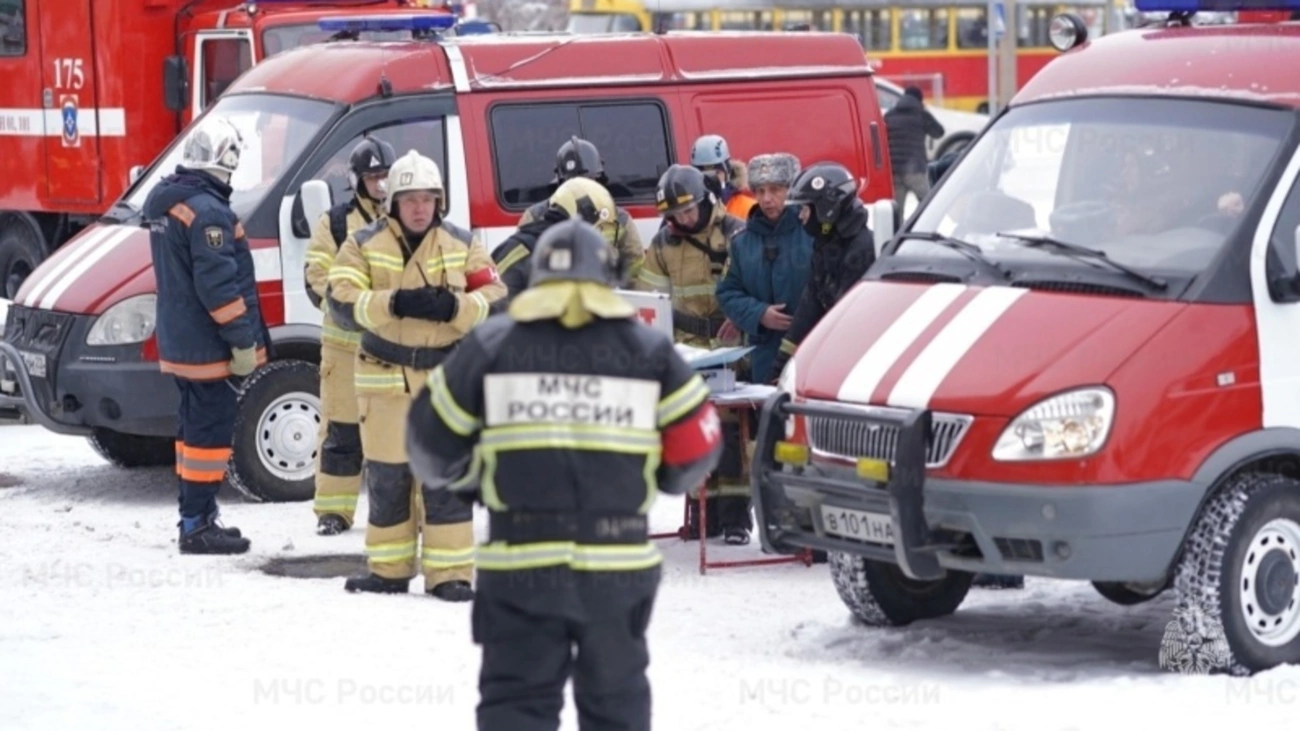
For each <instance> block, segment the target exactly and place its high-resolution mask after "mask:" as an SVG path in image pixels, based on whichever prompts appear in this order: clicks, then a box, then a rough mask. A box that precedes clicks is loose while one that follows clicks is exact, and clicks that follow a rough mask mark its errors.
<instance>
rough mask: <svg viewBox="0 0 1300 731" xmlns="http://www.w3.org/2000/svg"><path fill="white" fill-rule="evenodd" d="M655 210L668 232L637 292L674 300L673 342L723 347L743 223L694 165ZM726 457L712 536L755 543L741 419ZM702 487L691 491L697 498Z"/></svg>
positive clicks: (713, 496)
mask: <svg viewBox="0 0 1300 731" xmlns="http://www.w3.org/2000/svg"><path fill="white" fill-rule="evenodd" d="M655 201H656V204H655V205H656V207H657V208H658V209H659V213H660V215H662V216H663V217H664V226H663V227H662V228H660V229H659V231H658V232H657V233H656V234H655V237H654V238H653V239H652V240H651V241H650V249H649V250H648V251H647V252H646V260H645V265H644V266H643V267H642V268H641V271H640V273H639V274H637V278H636V282H635V286H636V288H637V289H641V290H650V291H656V292H663V293H664V294H667V295H669V296H670V297H672V305H673V331H674V338H675V339H676V341H677V342H679V343H684V344H686V345H693V346H697V347H703V348H714V347H717V346H718V345H719V339H720V337H719V331H721V330H722V329H723V326H724V325H725V324H726V322H727V318H726V317H725V316H724V315H723V314H722V308H721V306H719V305H718V298H717V296H716V295H715V291H716V289H717V286H718V280H719V279H720V278H721V277H722V273H723V269H724V267H725V266H726V264H727V251H728V248H729V247H730V245H731V241H732V239H733V238H735V236H736V234H738V233H740V232H741V231H742V230H744V228H745V223H744V221H741V220H740V219H739V218H736V217H735V216H733V215H731V214H729V213H727V209H726V208H725V207H724V206H723V205H722V204H721V202H720V201H719V200H718V198H717V196H716V195H715V194H714V193H713V191H712V190H711V189H710V186H709V184H708V182H707V180H706V178H705V174H704V173H703V172H702V171H701V170H699V169H698V168H694V167H691V166H689V165H673V166H672V167H670V168H668V170H667V171H666V172H664V174H663V176H662V177H661V178H660V179H659V190H658V191H657V192H656V194H655ZM722 424H723V435H724V439H723V444H724V447H723V452H722V460H721V463H720V465H719V469H718V472H717V473H716V474H714V475H711V476H710V478H709V480H708V484H707V485H706V486H705V487H706V491H705V495H706V498H707V501H708V516H709V518H708V525H706V526H705V530H704V533H705V535H706V536H707V537H710V538H712V537H714V536H717V535H719V534H722V535H724V536H725V539H726V541H727V542H728V543H732V544H737V545H743V544H745V543H748V542H749V529H750V528H751V527H752V521H751V519H750V513H749V495H750V487H749V481H748V480H747V479H746V478H745V474H744V469H743V464H742V461H743V460H742V450H741V448H740V422H739V420H738V419H737V418H736V416H735V415H734V413H728V414H727V415H725V416H724V417H723V419H722ZM698 489H699V486H694V487H692V488H691V492H692V495H691V497H692V498H694V497H696V495H695V494H694V493H695V492H696V491H697V490H698ZM696 506H697V502H696V501H695V500H694V499H692V500H691V501H690V502H689V503H687V510H688V513H687V516H688V517H687V529H688V530H689V531H690V536H691V537H693V538H698V537H699V534H700V527H699V514H698V511H697V508H696Z"/></svg>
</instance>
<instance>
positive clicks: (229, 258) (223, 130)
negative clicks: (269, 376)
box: [142, 116, 270, 554]
mask: <svg viewBox="0 0 1300 731" xmlns="http://www.w3.org/2000/svg"><path fill="white" fill-rule="evenodd" d="M242 147H243V141H242V140H241V139H240V135H239V130H237V129H235V126H234V125H232V124H231V123H230V122H229V121H227V120H225V119H222V118H220V117H213V116H209V117H208V118H207V119H205V120H204V121H203V122H202V123H201V124H200V125H199V126H198V127H195V128H194V129H192V130H191V131H190V132H189V133H188V137H187V138H186V139H185V141H184V142H183V143H182V147H181V164H180V165H178V166H177V167H176V172H175V173H174V174H172V175H168V176H167V177H165V178H163V179H162V180H161V181H159V182H158V184H157V185H156V186H154V188H153V190H151V191H150V192H149V197H148V198H147V199H146V200H145V202H144V206H143V207H142V214H143V216H144V218H145V220H146V221H147V222H148V223H149V230H150V235H149V246H150V253H151V255H152V257H153V268H154V277H155V279H156V281H157V286H158V298H159V301H160V302H164V303H166V306H165V307H159V308H158V314H157V322H156V324H155V334H156V335H157V340H158V356H159V365H160V367H161V369H162V372H163V373H170V374H172V375H173V376H174V377H175V379H176V385H177V387H178V388H179V389H180V408H179V411H178V413H177V424H178V429H177V435H176V473H177V477H178V478H179V482H180V517H181V520H180V523H179V524H178V525H179V527H180V536H179V539H178V541H177V542H178V545H179V548H180V552H181V553H221V554H230V553H243V552H245V551H247V550H248V549H249V545H250V543H249V540H248V539H247V538H245V537H244V536H243V535H241V533H240V531H239V529H237V528H224V527H222V526H221V525H220V524H218V523H217V512H218V511H217V492H218V490H220V488H221V482H222V480H223V478H224V477H225V472H226V464H227V463H228V462H229V460H230V451H231V448H230V445H231V442H232V440H233V437H234V431H235V416H236V413H237V410H238V402H237V398H238V396H237V393H236V389H235V388H234V387H232V383H231V380H230V379H232V378H234V379H239V378H242V377H244V376H247V375H248V374H250V373H252V372H253V370H254V369H256V368H257V367H258V366H259V365H261V364H263V363H265V362H266V346H267V344H268V343H269V342H270V338H269V337H268V334H267V331H266V326H265V324H264V323H263V322H262V315H261V309H260V307H259V302H258V297H257V282H256V281H255V277H254V272H253V257H252V254H251V253H250V252H249V249H248V239H247V238H245V236H244V226H243V224H242V223H241V222H240V221H239V218H238V216H236V215H235V212H234V211H233V210H232V209H231V207H230V193H231V188H230V177H231V175H232V174H233V173H234V172H235V170H236V168H238V167H239V153H240V150H241V148H242Z"/></svg>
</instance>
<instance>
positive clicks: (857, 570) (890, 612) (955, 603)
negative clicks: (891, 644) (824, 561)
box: [828, 552, 975, 627]
mask: <svg viewBox="0 0 1300 731" xmlns="http://www.w3.org/2000/svg"><path fill="white" fill-rule="evenodd" d="M828 563H829V564H830V569H831V579H832V580H833V581H834V582H835V590H836V591H837V592H838V593H839V595H840V600H841V601H843V602H844V606H846V607H848V608H849V611H850V612H852V613H853V616H854V617H856V618H857V619H858V620H860V621H861V622H862V623H863V624H866V625H870V626H873V627H886V626H894V627H900V626H903V625H907V624H911V623H912V622H915V621H916V620H918V619H935V618H937V617H946V616H948V615H949V614H952V613H953V612H955V611H957V607H959V606H961V603H962V601H963V600H964V599H965V598H966V594H967V592H969V591H970V585H971V581H972V580H973V579H974V578H975V575H974V574H972V573H968V572H965V571H949V572H948V573H947V574H946V575H945V576H944V577H943V578H942V579H935V580H933V581H917V580H915V579H911V578H908V576H907V575H906V574H904V573H903V570H902V569H900V568H899V567H898V566H896V565H894V564H891V563H884V562H881V561H871V560H868V559H865V558H863V557H861V556H855V555H853V554H850V553H840V552H831V553H830V559H829V561H828Z"/></svg>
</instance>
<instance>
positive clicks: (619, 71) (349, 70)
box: [0, 25, 892, 500]
mask: <svg viewBox="0 0 1300 731" xmlns="http://www.w3.org/2000/svg"><path fill="white" fill-rule="evenodd" d="M367 27H370V26H367ZM382 27H389V26H388V25H384V26H382ZM205 114H211V115H221V116H223V117H225V118H227V119H229V120H230V121H231V122H233V123H234V124H235V125H236V126H237V127H238V128H239V129H240V130H241V131H242V135H243V137H244V139H245V140H246V141H247V143H248V149H247V150H245V152H244V154H243V157H242V159H241V163H240V167H239V169H238V170H237V171H236V172H235V174H234V177H233V179H232V185H233V187H234V195H233V200H232V203H233V206H234V208H235V210H236V212H237V213H238V214H239V216H240V218H241V220H242V222H243V225H244V230H245V231H247V233H248V238H249V241H250V244H251V246H252V248H253V257H254V260H255V262H256V267H257V279H258V283H259V289H260V293H261V298H262V311H263V313H264V314H265V316H266V318H267V320H268V325H269V326H270V331H271V337H272V339H273V341H274V347H273V358H274V362H272V363H270V364H269V365H267V366H266V367H265V368H264V369H262V370H260V371H259V372H257V373H255V374H253V376H252V377H251V378H249V379H248V381H247V382H246V384H245V388H244V391H243V396H242V403H241V407H240V408H241V415H240V417H239V424H238V426H237V427H236V442H235V445H234V447H235V448H234V457H233V461H232V466H231V472H230V474H231V482H232V483H233V484H234V485H235V486H236V487H238V488H240V489H242V490H244V491H246V492H247V493H249V494H250V495H253V496H256V497H258V498H262V499H266V500H305V499H309V498H310V497H311V495H312V492H313V487H312V476H313V467H314V459H315V446H316V433H317V429H318V425H319V421H320V416H319V413H318V410H317V407H318V401H317V393H318V375H317V363H318V361H319V336H320V327H319V325H320V312H319V311H318V310H317V309H316V308H314V307H313V306H312V304H311V301H310V300H309V299H308V297H307V294H306V290H305V287H304V281H303V269H304V259H303V256H304V252H305V250H306V246H307V242H308V239H309V235H310V231H309V229H308V223H307V221H308V220H313V221H314V220H315V219H314V218H310V219H309V218H308V217H307V216H306V215H304V212H303V211H304V207H305V206H304V202H303V198H304V197H306V196H301V195H300V190H301V189H302V187H303V184H304V182H307V181H311V180H323V181H325V182H327V183H328V185H329V187H330V190H331V194H332V200H334V201H342V200H345V199H346V197H347V196H349V195H350V192H349V191H348V190H347V186H348V179H347V167H346V163H347V156H348V153H349V152H350V151H351V149H352V147H353V146H354V145H355V144H356V143H357V142H358V141H359V140H360V139H361V137H362V135H366V134H369V135H372V136H374V137H378V138H380V139H383V140H386V141H387V142H389V143H390V144H392V145H393V146H394V148H396V149H397V150H398V151H399V152H405V151H406V150H410V149H418V150H419V151H421V152H422V153H423V154H425V155H428V156H429V157H431V158H432V159H434V160H435V161H436V162H437V163H438V165H439V167H440V168H441V169H442V170H443V171H444V178H445V181H446V185H447V195H448V203H449V211H448V213H447V218H448V220H450V221H452V222H454V223H456V224H457V225H459V226H462V227H464V228H467V229H472V230H473V231H475V232H476V234H477V235H478V236H479V237H480V239H481V240H482V241H484V243H485V245H487V246H488V247H489V248H491V247H494V246H495V245H496V244H498V243H500V242H501V241H502V240H504V239H505V238H506V237H507V236H508V235H509V234H510V233H512V232H513V231H514V226H515V224H516V223H517V222H518V220H519V218H520V216H521V215H522V214H523V212H524V210H525V209H526V208H527V207H528V206H529V205H530V204H532V203H534V202H536V201H539V200H542V199H544V198H545V197H546V196H547V195H548V193H549V190H550V187H551V185H550V183H551V180H552V178H553V176H554V173H555V154H556V151H557V149H558V148H559V147H560V145H561V144H563V143H564V142H565V141H567V140H568V139H570V137H571V136H573V135H578V136H581V137H583V138H586V139H588V140H591V141H592V142H593V143H595V144H596V146H597V147H598V148H599V149H600V151H601V153H602V154H603V156H604V160H605V165H606V170H607V173H608V176H609V178H610V186H609V187H610V190H611V192H612V193H613V195H614V197H615V199H616V200H617V201H618V202H619V203H620V205H622V206H624V207H626V208H627V209H628V210H629V212H630V213H631V214H632V215H633V216H634V218H635V220H636V224H637V225H638V226H639V227H640V229H641V236H642V239H643V240H644V241H646V242H649V241H650V239H651V237H652V235H653V234H654V232H655V231H656V230H657V228H658V226H659V220H658V218H657V217H656V215H655V207H654V200H655V190H656V185H657V182H658V180H659V178H660V176H661V175H662V173H663V172H664V171H665V170H666V169H667V168H668V166H669V165H671V164H673V163H675V162H677V161H686V160H689V154H690V147H691V144H692V142H694V140H695V139H696V138H697V137H699V136H700V135H702V134H708V133H716V134H722V135H724V136H725V137H726V138H727V140H728V142H729V143H730V147H731V150H732V154H733V155H736V156H737V157H739V158H741V159H748V158H750V157H752V156H754V155H757V154H761V153H766V152H774V151H787V152H791V153H794V154H795V155H797V156H798V157H799V158H801V159H802V160H803V161H805V162H813V161H818V160H836V161H839V162H841V163H843V164H844V165H846V166H848V167H849V168H850V169H852V170H853V171H854V172H855V173H856V174H857V175H859V176H860V177H861V178H862V180H863V183H864V185H863V188H862V196H863V198H864V199H865V200H868V201H878V200H882V199H886V200H887V199H890V198H891V197H892V181H891V174H890V168H889V160H888V153H887V148H886V143H885V137H884V135H885V128H884V123H883V120H882V119H881V113H880V106H879V101H878V100H877V98H876V95H875V87H874V85H873V83H872V77H871V71H870V69H869V67H868V66H867V64H866V60H865V59H864V58H863V56H862V52H861V49H860V48H859V47H858V46H857V45H856V43H855V42H854V40H853V39H852V38H851V37H849V36H846V35H836V34H814V35H806V34H787V35H783V36H777V35H773V34H766V33H759V32H755V33H745V34H727V35H717V36H713V35H699V34H695V35H692V34H682V35H676V34H669V35H663V36H655V35H622V36H618V35H611V36H580V37H579V36H571V35H568V34H541V35H539V34H521V35H512V34H487V35H470V36H463V37H456V38H443V39H440V40H438V39H430V40H421V41H409V42H395V43H371V42H365V41H355V42H354V41H340V42H336V43H324V44H316V45H312V46H308V47H302V48H298V49H295V50H291V51H287V52H284V53H282V54H279V55H277V56H274V57H272V58H269V59H267V60H266V61H264V62H262V63H260V64H258V65H257V66H254V67H253V68H252V69H251V70H249V71H248V72H246V73H245V74H244V75H243V76H241V77H240V79H239V80H238V81H236V82H235V83H234V84H233V85H232V86H231V87H230V88H229V89H228V90H227V91H226V92H225V94H223V95H222V96H221V98H220V99H219V100H218V101H217V102H216V103H215V104H214V105H213V106H212V107H211V108H209V109H208V110H207V112H206V113H205ZM200 119H202V117H201V118H200ZM189 129H190V130H192V129H193V127H190V128H189ZM186 134H189V132H188V131H187V132H186V133H183V134H182V135H181V137H180V138H178V141H177V142H175V143H173V144H172V145H171V146H170V147H168V148H167V150H166V151H165V152H164V153H163V154H162V156H161V157H160V158H159V159H158V160H157V161H155V162H154V163H153V165H152V166H151V167H150V168H149V170H148V171H147V172H145V173H144V175H143V176H142V177H141V178H140V179H139V180H138V181H137V182H136V183H135V184H134V185H133V186H131V188H130V189H128V190H127V192H126V194H125V195H124V196H123V197H122V198H121V199H120V200H119V201H118V202H117V203H116V204H115V205H114V206H113V207H112V208H111V209H110V210H109V211H108V213H107V215H106V216H105V217H104V218H103V219H101V220H100V221H99V222H98V223H96V224H94V225H92V226H91V227H89V228H88V229H86V230H85V231H83V232H82V233H81V234H80V235H79V236H78V237H77V238H76V239H74V240H73V241H72V242H70V243H69V245H68V246H65V247H64V248H63V249H62V250H61V251H59V252H58V253H57V254H55V256H53V257H52V258H51V259H49V260H47V261H46V262H45V263H44V264H42V265H41V267H40V268H39V269H37V270H36V272H35V273H34V274H33V275H32V276H31V277H30V278H29V279H28V280H27V282H26V283H25V284H24V285H23V288H22V290H21V291H20V292H19V293H18V296H17V298H16V300H15V301H14V303H13V306H12V307H11V308H10V310H9V314H8V323H7V327H6V332H5V336H4V341H3V342H0V354H2V355H3V359H4V360H5V361H6V362H7V364H8V365H7V366H3V367H0V370H8V371H9V374H8V375H7V376H5V377H4V378H5V380H6V381H7V383H0V406H4V405H6V404H7V405H10V406H13V407H17V408H20V409H21V410H22V411H24V412H25V413H26V414H28V415H29V416H30V417H31V418H32V419H33V420H35V421H37V422H38V423H40V424H43V425H45V426H46V427H47V428H49V429H51V430H53V431H57V432H60V433H70V434H87V435H90V436H91V438H92V440H93V443H94V444H95V445H96V446H97V447H98V448H99V449H100V451H101V452H102V453H103V454H104V455H105V456H106V457H108V458H109V459H110V460H112V461H114V462H116V463H118V464H121V465H127V466H131V465H143V464H158V463H166V462H168V461H170V460H171V459H172V458H173V456H172V455H173V453H174V449H173V446H172V441H173V439H174V436H173V435H174V429H175V426H174V424H175V422H174V411H175V406H176V396H175V393H176V390H175V388H174V387H173V386H172V385H171V384H170V382H169V378H168V377H166V376H162V375H160V373H159V371H158V364H157V348H156V347H155V341H154V339H153V327H154V319H153V318H154V312H155V308H156V307H158V306H165V305H164V304H163V303H157V302H155V295H154V292H155V288H154V279H153V272H152V269H151V267H150V254H149V235H148V231H147V230H145V229H144V228H142V227H141V226H140V217H139V215H138V211H139V210H140V207H141V205H142V203H143V202H144V200H145V197H146V196H147V194H148V192H149V190H150V189H151V188H152V186H153V185H154V184H155V182H156V181H157V180H158V179H159V178H160V177H161V176H163V175H166V174H169V173H171V172H172V171H173V170H174V169H175V167H176V164H177V162H178V161H179V159H180V154H181V150H182V144H183V141H184V139H185V136H186ZM308 203H310V201H308Z"/></svg>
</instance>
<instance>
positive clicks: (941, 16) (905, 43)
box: [899, 8, 948, 51]
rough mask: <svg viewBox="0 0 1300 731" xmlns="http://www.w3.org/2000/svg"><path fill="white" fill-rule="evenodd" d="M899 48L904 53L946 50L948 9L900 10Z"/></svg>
mask: <svg viewBox="0 0 1300 731" xmlns="http://www.w3.org/2000/svg"><path fill="white" fill-rule="evenodd" d="M899 13H900V16H899V17H900V18H901V22H900V23H899V25H900V27H901V30H900V35H901V38H900V39H899V41H900V42H899V47H900V48H902V49H903V50H904V51H932V50H943V49H947V48H948V9H947V8H942V9H927V10H900V11H899Z"/></svg>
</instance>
